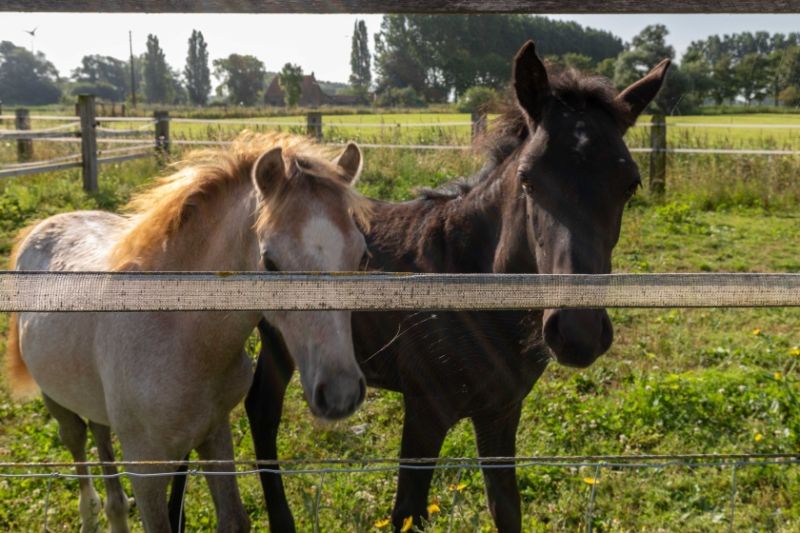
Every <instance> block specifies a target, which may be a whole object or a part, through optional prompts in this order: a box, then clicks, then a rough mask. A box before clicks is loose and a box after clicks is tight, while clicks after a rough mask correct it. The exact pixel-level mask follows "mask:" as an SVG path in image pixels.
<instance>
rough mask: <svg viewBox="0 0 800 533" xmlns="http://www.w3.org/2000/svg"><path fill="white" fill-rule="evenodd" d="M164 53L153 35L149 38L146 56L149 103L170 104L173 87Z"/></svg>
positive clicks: (145, 67) (146, 88) (146, 92)
mask: <svg viewBox="0 0 800 533" xmlns="http://www.w3.org/2000/svg"><path fill="white" fill-rule="evenodd" d="M170 76H171V73H170V69H169V67H168V66H167V60H166V59H165V57H164V51H163V50H162V49H161V45H160V44H159V42H158V37H156V36H155V35H153V34H149V35H148V36H147V51H146V52H145V54H144V97H145V99H146V100H147V101H148V102H151V103H158V102H169V100H170V89H171V87H172V85H173V83H172V80H171V79H170Z"/></svg>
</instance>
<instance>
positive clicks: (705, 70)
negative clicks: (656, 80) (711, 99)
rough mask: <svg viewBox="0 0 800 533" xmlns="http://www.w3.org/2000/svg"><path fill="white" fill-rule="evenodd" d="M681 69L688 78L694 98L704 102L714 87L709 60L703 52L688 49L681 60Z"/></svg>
mask: <svg viewBox="0 0 800 533" xmlns="http://www.w3.org/2000/svg"><path fill="white" fill-rule="evenodd" d="M680 70H681V71H682V72H683V73H684V74H685V75H686V77H687V78H688V80H689V83H690V85H691V87H692V93H693V96H694V98H695V99H696V100H697V102H698V103H702V102H703V100H705V99H706V97H707V96H709V95H710V94H711V91H712V89H713V88H714V79H713V78H712V76H711V66H710V65H709V64H708V61H707V60H706V58H705V57H704V56H703V55H702V54H700V53H697V52H693V51H688V52H687V53H685V54H684V56H683V59H682V60H681V66H680Z"/></svg>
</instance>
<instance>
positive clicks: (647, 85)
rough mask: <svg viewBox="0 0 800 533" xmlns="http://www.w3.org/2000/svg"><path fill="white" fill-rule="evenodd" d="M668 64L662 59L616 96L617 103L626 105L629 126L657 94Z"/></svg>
mask: <svg viewBox="0 0 800 533" xmlns="http://www.w3.org/2000/svg"><path fill="white" fill-rule="evenodd" d="M670 63H671V61H670V60H669V59H664V60H663V61H661V63H659V64H658V65H656V66H655V67H653V69H652V70H651V71H650V72H648V73H647V74H646V75H645V77H644V78H642V79H640V80H639V81H636V82H634V83H632V84H631V85H630V86H629V87H628V88H626V89H625V90H624V91H622V92H621V93H619V96H617V101H619V102H623V103H624V104H626V105H627V107H628V109H629V111H628V117H627V118H628V120H629V121H630V123H631V124H632V123H634V122H636V119H637V118H639V115H641V114H642V111H644V109H645V108H646V107H647V106H648V104H650V102H651V101H652V100H653V98H655V97H656V94H658V90H659V89H661V85H662V84H663V83H664V79H665V78H666V76H667V69H669V65H670Z"/></svg>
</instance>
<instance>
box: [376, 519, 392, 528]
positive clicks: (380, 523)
mask: <svg viewBox="0 0 800 533" xmlns="http://www.w3.org/2000/svg"><path fill="white" fill-rule="evenodd" d="M389 523H391V520H389V519H388V518H384V519H383V520H377V521H376V522H375V523H374V524H373V525H374V526H375V527H377V528H378V529H383V528H385V527H386V526H388V525H389Z"/></svg>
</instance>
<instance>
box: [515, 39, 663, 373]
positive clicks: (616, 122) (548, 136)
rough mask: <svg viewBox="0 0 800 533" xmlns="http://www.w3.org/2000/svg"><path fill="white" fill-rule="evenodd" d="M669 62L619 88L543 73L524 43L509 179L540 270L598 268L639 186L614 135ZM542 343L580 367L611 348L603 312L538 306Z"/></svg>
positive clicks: (607, 267) (605, 262) (606, 263)
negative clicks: (517, 140) (518, 193)
mask: <svg viewBox="0 0 800 533" xmlns="http://www.w3.org/2000/svg"><path fill="white" fill-rule="evenodd" d="M668 67H669V60H664V61H662V62H661V63H659V64H658V66H656V67H655V68H654V69H653V70H651V71H650V72H649V73H648V74H647V75H645V76H644V77H643V78H642V79H641V80H639V81H637V82H636V83H634V84H633V85H631V86H630V87H628V88H627V89H625V90H624V91H622V92H621V93H619V94H617V93H616V91H615V90H614V89H613V87H612V86H611V85H610V83H609V81H608V80H607V79H605V78H600V77H587V76H582V75H579V74H577V73H574V72H566V73H564V74H562V75H561V76H555V77H553V79H549V78H548V74H547V71H546V70H545V67H544V65H543V64H542V61H541V60H540V59H539V58H538V57H537V55H536V51H535V49H534V45H533V42H531V41H529V42H528V43H527V44H525V46H523V47H522V48H521V49H520V51H519V52H518V53H517V56H516V57H515V59H514V71H513V85H514V90H515V93H516V99H517V104H518V105H519V108H520V109H521V110H522V112H523V114H524V116H525V119H526V122H527V126H528V136H527V139H526V140H525V144H524V146H523V147H522V148H521V152H520V155H519V165H518V167H517V176H518V179H519V182H520V186H521V188H522V189H523V190H524V192H525V194H526V203H527V206H526V207H527V215H528V219H529V223H528V232H529V239H528V240H529V242H530V245H531V247H532V251H533V253H534V255H535V257H536V263H537V268H538V271H539V272H540V273H543V274H607V273H609V272H611V251H612V250H613V248H614V246H615V245H616V243H617V240H618V238H619V232H620V226H621V223H622V212H623V209H624V207H625V204H626V202H627V201H628V200H629V199H630V198H631V196H633V194H634V192H636V189H637V188H638V187H639V186H640V185H641V178H640V177H639V170H638V168H637V166H636V163H635V162H634V161H633V158H632V157H631V154H630V152H629V151H628V148H627V147H626V146H625V142H624V141H623V135H624V134H625V131H626V130H627V128H628V127H630V126H631V125H633V123H634V122H635V121H636V118H637V117H638V116H639V114H640V113H641V112H642V111H643V110H644V108H645V107H647V105H648V104H649V103H650V101H651V100H652V99H653V98H654V97H655V95H656V93H657V92H658V90H659V89H660V87H661V84H662V82H663V80H664V76H665V74H666V71H667V68H668ZM543 334H544V340H545V342H546V343H547V345H548V346H549V347H550V349H551V350H552V351H553V352H554V353H555V356H556V359H557V360H558V361H559V362H560V363H562V364H565V365H569V366H576V367H586V366H588V365H590V364H591V363H592V362H594V360H595V359H596V358H597V357H598V356H600V355H601V354H603V353H604V352H605V351H606V350H608V348H609V347H610V346H611V342H612V340H613V336H614V333H613V328H612V326H611V321H610V320H609V318H608V313H606V311H605V309H548V310H546V311H545V312H544V316H543Z"/></svg>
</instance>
